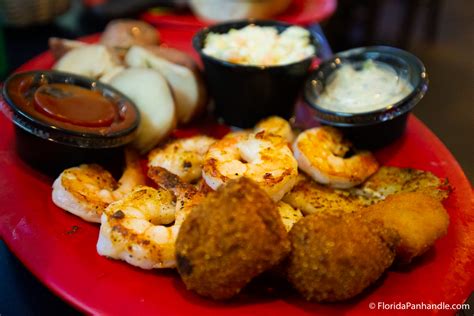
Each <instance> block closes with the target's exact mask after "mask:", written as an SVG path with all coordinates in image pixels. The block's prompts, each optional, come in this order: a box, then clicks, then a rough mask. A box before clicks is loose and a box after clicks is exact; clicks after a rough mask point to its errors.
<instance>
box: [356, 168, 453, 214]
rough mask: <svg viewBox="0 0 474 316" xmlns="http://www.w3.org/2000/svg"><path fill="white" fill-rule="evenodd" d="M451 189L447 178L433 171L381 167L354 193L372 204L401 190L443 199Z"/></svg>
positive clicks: (367, 203) (364, 202)
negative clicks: (441, 177) (440, 176)
mask: <svg viewBox="0 0 474 316" xmlns="http://www.w3.org/2000/svg"><path fill="white" fill-rule="evenodd" d="M449 191H450V187H449V184H448V182H447V180H446V179H440V178H438V177H437V176H435V175H434V174H432V173H431V172H428V171H422V170H417V169H411V168H397V167H381V168H380V169H379V170H378V171H377V172H376V173H375V174H374V175H373V176H371V177H370V178H369V179H368V180H367V181H366V182H365V183H364V184H362V186H361V187H360V188H356V189H354V190H352V193H353V194H355V195H359V196H361V201H362V203H363V204H365V205H370V204H374V203H377V202H379V201H381V200H383V199H385V198H386V197H388V196H389V195H392V194H396V193H400V192H423V193H425V194H428V195H430V196H432V197H434V198H436V199H437V200H439V201H442V200H444V199H445V198H447V197H448V195H449Z"/></svg>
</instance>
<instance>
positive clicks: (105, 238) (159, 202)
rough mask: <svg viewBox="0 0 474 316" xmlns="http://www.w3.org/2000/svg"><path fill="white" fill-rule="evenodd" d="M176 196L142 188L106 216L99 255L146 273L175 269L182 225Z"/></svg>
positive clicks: (102, 221)
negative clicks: (175, 253) (175, 244)
mask: <svg viewBox="0 0 474 316" xmlns="http://www.w3.org/2000/svg"><path fill="white" fill-rule="evenodd" d="M175 211H176V204H175V202H174V198H173V195H172V194H171V193H170V192H169V191H166V190H164V189H161V188H159V189H153V188H151V187H146V186H140V187H137V188H135V189H134V190H133V191H132V192H131V193H130V194H129V195H127V196H126V197H125V198H124V199H122V200H119V201H117V202H114V203H112V204H110V205H109V206H108V207H107V208H106V209H105V210H104V212H103V213H102V217H101V225H100V232H99V240H98V241H97V252H98V253H99V254H100V255H102V256H107V257H110V258H114V259H121V260H124V261H126V262H128V263H129V264H131V265H134V266H137V267H140V268H142V269H153V268H170V267H174V266H175V259H174V243H175V240H176V237H177V236H178V232H179V227H180V226H179V225H172V226H164V224H169V223H170V222H173V221H174V220H175Z"/></svg>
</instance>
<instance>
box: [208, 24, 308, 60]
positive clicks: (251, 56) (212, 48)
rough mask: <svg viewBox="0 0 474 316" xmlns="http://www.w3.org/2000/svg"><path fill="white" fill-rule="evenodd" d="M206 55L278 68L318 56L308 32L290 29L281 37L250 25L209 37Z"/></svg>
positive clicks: (274, 30) (267, 29)
mask: <svg viewBox="0 0 474 316" xmlns="http://www.w3.org/2000/svg"><path fill="white" fill-rule="evenodd" d="M203 52H204V53H205V54H206V55H209V56H212V57H215V58H219V59H222V60H225V61H228V62H231V63H235V64H242V65H255V66H275V65H284V64H290V63H294V62H297V61H300V60H303V59H305V58H307V57H310V56H312V55H314V54H315V49H314V46H313V45H312V44H311V40H310V33H309V32H308V30H306V29H304V28H302V27H299V26H291V27H289V28H287V29H286V30H284V31H283V32H282V33H278V30H277V29H276V28H274V27H271V26H257V25H248V26H246V27H244V28H242V29H238V30H236V29H232V30H230V31H229V32H228V33H224V34H219V33H209V34H208V35H207V36H206V39H205V43H204V48H203Z"/></svg>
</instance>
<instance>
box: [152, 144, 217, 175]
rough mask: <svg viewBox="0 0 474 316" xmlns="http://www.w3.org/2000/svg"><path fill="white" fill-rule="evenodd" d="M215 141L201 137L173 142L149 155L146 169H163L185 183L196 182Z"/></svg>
mask: <svg viewBox="0 0 474 316" xmlns="http://www.w3.org/2000/svg"><path fill="white" fill-rule="evenodd" d="M215 141H216V140H215V139H214V138H211V137H208V136H202V135H200V136H194V137H190V138H185V139H177V140H174V141H172V142H170V143H168V144H165V145H164V146H162V147H159V148H156V149H154V150H152V151H151V152H150V153H149V155H148V167H149V168H154V167H161V168H165V169H166V170H168V171H169V172H171V173H173V174H175V175H177V176H179V178H180V179H181V180H182V181H184V182H187V183H190V182H193V181H196V180H198V179H199V178H200V177H201V174H202V163H203V160H204V155H205V154H206V153H207V151H208V150H209V146H211V145H212V144H213V143H214V142H215Z"/></svg>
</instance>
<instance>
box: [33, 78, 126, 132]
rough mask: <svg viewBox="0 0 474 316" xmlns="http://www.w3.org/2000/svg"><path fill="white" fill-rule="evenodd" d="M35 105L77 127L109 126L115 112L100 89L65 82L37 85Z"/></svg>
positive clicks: (39, 109)
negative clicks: (94, 89)
mask: <svg viewBox="0 0 474 316" xmlns="http://www.w3.org/2000/svg"><path fill="white" fill-rule="evenodd" d="M34 106H35V108H36V110H38V111H40V112H43V113H44V114H46V115H49V116H50V117H52V118H54V119H56V120H59V121H63V122H68V123H71V124H74V125H80V126H91V127H104V126H110V125H111V124H112V123H113V122H114V120H115V116H116V115H117V113H116V110H115V106H114V104H113V103H112V102H111V101H109V100H107V99H106V98H105V97H104V96H102V94H100V93H99V92H97V91H91V90H88V89H84V88H81V87H77V86H73V85H70V84H64V83H52V84H47V85H44V86H41V87H39V88H38V89H37V90H36V92H35V94H34Z"/></svg>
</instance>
